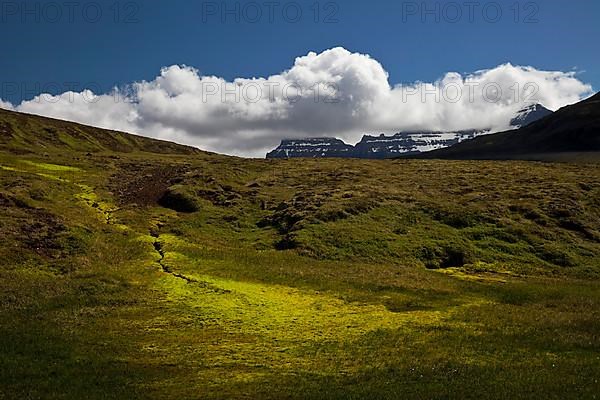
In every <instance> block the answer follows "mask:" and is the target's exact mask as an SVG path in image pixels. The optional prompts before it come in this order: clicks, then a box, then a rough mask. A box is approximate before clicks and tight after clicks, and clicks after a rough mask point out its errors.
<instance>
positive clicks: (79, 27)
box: [0, 0, 600, 103]
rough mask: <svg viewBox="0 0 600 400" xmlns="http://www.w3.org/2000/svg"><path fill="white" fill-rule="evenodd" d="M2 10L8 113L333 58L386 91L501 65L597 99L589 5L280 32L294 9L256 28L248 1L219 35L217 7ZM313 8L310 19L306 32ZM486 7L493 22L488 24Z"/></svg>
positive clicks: (381, 15) (594, 13) (353, 13)
mask: <svg viewBox="0 0 600 400" xmlns="http://www.w3.org/2000/svg"><path fill="white" fill-rule="evenodd" d="M6 3H11V2H3V8H2V14H1V16H0V30H1V33H2V38H3V40H2V44H1V45H0V46H1V47H2V54H3V56H2V57H1V58H0V75H1V76H2V80H3V82H19V83H23V82H25V83H27V85H28V86H27V87H28V88H29V89H28V90H25V91H23V90H19V91H16V92H15V91H14V90H12V89H11V90H7V88H6V87H5V88H4V90H3V92H4V93H2V98H3V99H4V100H9V101H11V102H13V103H15V102H19V101H20V100H22V99H23V98H31V97H33V95H34V91H35V88H36V86H35V84H36V83H40V84H41V85H44V86H47V88H48V91H50V92H57V90H52V89H53V85H52V84H51V85H48V84H47V83H48V82H51V83H57V84H59V85H62V84H63V83H66V82H78V83H79V89H83V87H81V86H86V83H89V82H93V83H94V84H95V85H96V87H100V88H103V89H105V90H108V89H109V88H110V87H111V86H113V85H115V84H123V83H129V82H133V81H138V80H142V79H147V80H150V79H153V78H154V77H155V76H156V75H157V74H158V72H159V70H160V68H161V67H163V66H167V65H172V64H186V65H189V66H193V67H195V68H197V69H199V70H200V72H201V73H202V74H214V75H218V76H221V77H224V78H226V79H232V78H235V77H253V76H267V75H270V74H275V73H279V72H281V71H283V70H284V69H288V68H290V67H291V66H292V65H293V62H294V59H295V57H297V56H301V55H305V54H307V53H308V52H309V51H316V52H321V51H322V50H325V49H329V48H332V47H336V46H342V47H344V48H346V49H348V50H350V51H352V52H359V53H365V54H369V55H371V56H372V57H373V58H375V59H376V60H378V61H379V62H380V63H381V64H382V65H383V67H384V68H385V69H386V71H388V72H389V74H390V82H391V83H392V84H396V83H401V82H405V83H406V82H413V81H416V80H423V81H433V80H435V79H436V78H439V77H440V76H442V75H443V74H444V73H446V72H448V71H457V72H461V73H462V72H470V71H475V70H478V69H482V68H491V67H494V66H496V65H498V64H501V63H505V62H511V63H513V64H516V65H532V66H534V67H536V68H538V69H545V70H561V71H569V70H573V69H574V68H576V69H577V70H580V71H581V74H580V75H579V79H581V80H582V81H584V82H586V83H591V84H592V85H593V87H594V89H597V88H598V87H600V71H599V69H598V65H600V52H598V51H597V44H596V43H595V42H596V41H597V39H598V38H600V24H598V18H599V17H600V2H597V1H589V0H585V1H582V0H580V1H558V0H544V1H537V2H534V3H532V2H528V1H520V2H515V1H514V0H510V1H502V2H497V3H493V4H492V5H490V3H492V2H485V1H481V2H479V4H480V6H477V7H475V6H474V7H475V8H474V14H473V17H474V18H473V21H472V22H471V21H470V17H469V15H468V14H469V8H468V7H467V6H465V5H464V4H465V3H464V2H462V1H459V2H455V3H453V4H454V5H456V4H458V5H459V6H460V7H459V9H460V10H461V13H462V14H463V15H462V17H461V18H459V19H458V21H457V22H453V19H454V18H455V16H456V15H457V14H456V10H457V8H456V7H454V6H452V5H448V3H452V2H445V1H441V2H431V1H430V2H426V3H422V2H420V1H419V2H402V1H381V0H371V1H356V0H344V1H339V2H333V3H332V2H328V1H321V2H315V1H314V0H311V1H297V2H296V3H295V4H299V5H300V9H301V10H302V17H301V18H300V19H299V22H296V23H293V22H292V20H294V15H295V12H296V9H297V7H296V6H295V5H294V4H292V5H290V3H292V2H286V1H285V0H278V1H275V2H274V3H278V4H279V6H274V8H273V9H274V14H273V22H272V23H271V21H270V20H269V19H270V16H269V10H270V7H268V6H266V5H265V4H266V3H267V1H265V2H262V1H260V0H259V1H257V2H256V3H254V4H258V5H259V8H260V9H261V12H262V13H263V16H262V18H261V22H258V23H255V22H253V21H252V19H254V18H255V15H256V8H252V6H247V7H248V8H246V9H245V13H244V9H243V7H244V5H245V4H247V3H249V2H248V1H242V2H233V1H229V2H227V8H228V9H230V10H235V7H236V4H238V5H239V7H240V12H239V15H240V21H239V22H236V21H235V16H234V15H233V14H229V15H228V16H227V20H226V21H225V23H223V21H222V17H221V15H214V13H216V14H220V11H221V8H222V4H224V3H222V2H221V1H218V2H202V1H189V0H186V1H182V0H171V1H156V0H149V1H148V0H146V1H143V2H142V1H139V2H129V1H120V2H115V0H109V1H95V3H96V4H99V5H100V9H101V10H102V17H100V18H99V21H98V22H95V23H93V22H92V21H93V20H94V19H96V17H95V15H96V8H95V7H94V6H90V3H94V2H86V1H82V2H76V4H77V6H74V7H73V8H70V9H69V8H67V7H64V6H61V7H60V8H61V12H62V14H63V16H62V18H60V21H59V22H53V21H52V19H53V18H55V16H56V10H54V9H52V8H47V9H43V10H42V8H41V7H43V4H44V3H47V2H39V1H26V2H25V4H27V8H28V9H29V10H30V11H31V10H33V11H34V13H35V12H36V11H35V10H36V7H38V11H37V13H38V15H35V14H32V13H27V12H26V11H27V10H25V9H23V5H22V3H21V2H20V1H19V2H14V3H12V4H13V5H16V6H17V10H15V9H14V7H8V6H7V5H6ZM55 4H59V5H63V4H64V3H61V2H57V3H55ZM315 4H316V5H317V7H318V9H319V10H320V13H319V15H318V17H317V19H318V21H316V22H315V17H316V15H315V11H314V10H315ZM422 4H426V7H427V8H428V9H432V10H435V7H436V5H437V7H439V8H438V10H439V11H437V12H436V13H435V14H437V17H439V19H440V21H439V22H436V21H435V18H436V15H435V14H427V15H425V21H423V16H422V15H421V14H420V11H422ZM515 4H517V5H518V9H519V10H520V13H519V15H518V17H517V19H518V22H516V21H515V17H516V15H515ZM115 5H116V6H117V7H116V9H118V10H119V14H118V15H117V14H115ZM497 5H499V6H500V9H501V10H502V16H501V17H500V18H499V20H498V22H491V21H492V20H494V19H495V18H496V17H495V14H496V10H497V8H498V7H497ZM284 6H285V7H287V9H286V10H287V14H286V15H287V18H286V15H284V11H283V8H284ZM7 7H8V8H7ZM444 7H445V8H444ZM484 7H487V8H486V11H487V14H484V10H483V9H484ZM84 10H85V13H86V14H87V15H84ZM71 11H72V12H73V14H70V12H71ZM209 12H211V13H209ZM329 15H332V17H331V18H329V19H327V18H326V17H327V16H329ZM38 17H39V18H40V22H36V18H38ZM528 17H530V18H528ZM70 18H72V20H71V19H70ZM23 19H24V20H23ZM327 22H329V23H327ZM87 86H90V85H87Z"/></svg>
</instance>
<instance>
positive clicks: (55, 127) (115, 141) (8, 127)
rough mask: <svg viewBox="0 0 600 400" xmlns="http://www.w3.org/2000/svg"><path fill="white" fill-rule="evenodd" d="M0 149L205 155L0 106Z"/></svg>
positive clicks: (161, 141)
mask: <svg viewBox="0 0 600 400" xmlns="http://www.w3.org/2000/svg"><path fill="white" fill-rule="evenodd" d="M0 148H4V149H6V150H8V151H11V152H13V153H20V152H24V153H31V152H32V149H35V150H40V151H42V150H43V151H45V150H61V149H68V150H71V151H76V152H84V153H98V152H105V151H110V152H116V153H131V152H136V151H141V152H148V153H157V154H208V152H205V151H203V150H200V149H198V148H195V147H192V146H187V145H183V144H178V143H174V142H170V141H166V140H160V139H153V138H148V137H145V136H141V135H136V134H133V133H126V132H120V131H116V130H111V129H103V128H97V127H93V126H89V125H84V124H80V123H77V122H71V121H66V120H61V119H55V118H49V117H44V116H40V115H35V114H26V113H21V112H17V111H11V110H5V109H1V108H0Z"/></svg>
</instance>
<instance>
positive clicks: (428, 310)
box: [0, 152, 600, 399]
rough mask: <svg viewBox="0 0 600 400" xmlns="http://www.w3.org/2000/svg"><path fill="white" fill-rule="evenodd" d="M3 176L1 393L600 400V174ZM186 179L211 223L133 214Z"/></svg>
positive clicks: (415, 170)
mask: <svg viewBox="0 0 600 400" xmlns="http://www.w3.org/2000/svg"><path fill="white" fill-rule="evenodd" d="M0 165H2V170H0V183H1V184H2V192H1V193H2V197H1V198H0V200H1V201H2V207H3V213H2V215H1V216H0V237H1V238H2V243H3V246H2V248H1V249H0V364H1V366H2V368H0V385H1V388H2V389H1V390H0V393H1V394H0V398H7V399H13V398H15V399H17V398H19V399H22V398H48V399H65V398H72V399H80V398H90V399H94V398H98V399H100V398H123V399H131V398H151V399H181V398H199V399H222V398H223V399H224V398H248V399H262V398H270V399H281V398H298V399H304V398H312V399H328V398H332V399H333V398H336V399H352V398H383V399H403V398H407V399H410V398H419V399H421V398H427V399H429V398H456V399H468V398H497V399H505V398H549V399H552V398H555V399H565V398H573V399H575V398H577V399H584V398H590V399H591V398H594V396H597V393H598V392H600V384H599V383H598V380H599V379H600V337H599V334H598V332H600V305H599V302H600V290H599V289H600V285H599V282H598V276H599V272H600V263H599V262H598V260H599V259H600V245H599V243H598V240H597V239H598V236H597V235H598V232H599V229H600V223H599V214H598V213H599V209H600V208H599V207H598V206H599V205H600V171H599V169H598V166H597V165H594V164H589V165H573V164H543V163H526V162H443V161H406V162H395V161H382V162H370V161H353V160H321V161H315V160H302V161H294V162H288V161H277V162H273V161H259V160H240V159H234V158H227V157H215V156H211V157H208V156H204V155H197V156H173V155H171V156H157V155H151V154H142V153H131V154H126V155H125V154H119V155H118V156H115V155H114V154H98V155H94V156H92V157H87V158H86V157H84V156H82V155H80V154H68V153H67V154H63V153H59V152H57V153H50V154H46V155H45V156H35V155H28V156H26V157H24V156H20V155H19V156H17V155H13V154H10V153H2V154H1V156H0ZM171 165H177V166H185V171H183V172H181V173H180V176H178V177H177V178H179V179H178V180H177V182H176V184H177V185H180V186H181V187H183V188H184V189H185V193H186V195H189V196H192V197H194V201H196V202H197V203H198V204H199V206H200V211H198V212H195V213H191V214H185V213H177V212H175V211H173V210H169V209H165V208H163V207H160V206H158V205H157V204H151V205H143V206H142V205H139V204H135V202H132V201H129V202H124V203H123V202H122V201H121V200H120V198H119V196H118V194H117V193H119V190H120V189H122V187H123V186H124V185H125V184H126V183H127V182H129V181H130V180H132V179H137V177H140V176H141V177H143V176H145V175H147V174H150V172H151V171H153V168H156V167H161V166H171ZM132 166H138V168H139V169H137V170H135V171H133V170H132ZM148 179H150V180H151V179H152V177H151V176H150V177H149V178H148ZM282 243H284V244H285V246H282V245H281V244H282ZM453 252H457V253H460V254H459V255H460V256H461V257H462V258H461V259H460V261H461V263H460V264H461V265H452V266H445V265H442V264H443V263H444V262H446V261H448V257H450V256H452V255H453V254H454V253H453ZM450 258H452V257H450ZM459 258H460V257H459ZM451 261H456V260H451Z"/></svg>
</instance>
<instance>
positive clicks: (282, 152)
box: [267, 137, 354, 158]
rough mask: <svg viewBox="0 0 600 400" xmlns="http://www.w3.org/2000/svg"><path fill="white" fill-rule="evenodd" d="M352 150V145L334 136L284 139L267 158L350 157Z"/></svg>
mask: <svg viewBox="0 0 600 400" xmlns="http://www.w3.org/2000/svg"><path fill="white" fill-rule="evenodd" d="M353 151H354V147H353V146H351V145H349V144H346V143H344V142H343V141H342V140H340V139H336V138H329V137H323V138H306V139H286V140H282V141H281V144H280V145H279V147H277V148H276V149H275V150H273V151H272V152H270V153H269V154H267V158H295V157H302V158H320V157H332V158H333V157H352V152H353Z"/></svg>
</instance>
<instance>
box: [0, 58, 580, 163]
mask: <svg viewBox="0 0 600 400" xmlns="http://www.w3.org/2000/svg"><path fill="white" fill-rule="evenodd" d="M591 91H592V88H591V86H590V85H587V84H585V83H583V82H581V81H580V80H579V79H578V78H577V77H576V75H575V73H574V72H562V71H542V70H538V69H535V68H533V67H529V66H513V65H511V64H503V65H499V66H497V67H495V68H491V69H486V70H481V71H477V72H474V73H470V74H460V73H456V72H449V73H447V74H445V75H444V76H443V77H441V78H440V79H439V80H437V81H435V82H429V83H426V82H416V83H413V84H410V85H396V86H391V85H390V83H389V80H388V74H387V72H386V71H385V69H384V68H383V66H382V65H381V64H380V63H379V62H378V61H376V60H374V59H372V58H371V57H370V56H368V55H365V54H359V53H352V52H350V51H348V50H346V49H344V48H340V47H338V48H333V49H330V50H326V51H324V52H322V53H320V54H316V53H312V52H311V53H309V54H307V55H306V56H303V57H298V58H296V60H295V62H294V65H293V66H292V67H291V68H290V69H289V70H286V71H283V72H281V73H280V74H277V75H273V76H269V77H262V78H261V77H258V78H251V79H247V78H238V79H235V80H233V81H226V80H224V79H223V78H220V77H217V76H204V75H202V74H201V73H200V72H199V71H198V70H196V69H194V68H192V67H188V66H180V65H173V66H169V67H165V68H163V69H162V70H161V71H160V75H159V76H157V77H156V78H155V79H154V80H152V81H141V82H135V83H133V84H131V85H130V87H129V90H127V91H125V92H122V91H118V90H117V89H115V90H113V91H112V92H110V93H104V94H95V93H93V92H91V91H89V90H86V91H83V92H81V93H74V92H67V93H63V94H61V95H58V96H50V95H47V94H40V95H39V96H37V97H36V98H34V99H31V100H28V101H23V102H22V103H21V104H19V105H16V106H14V107H13V106H12V105H11V104H9V103H6V102H0V107H2V108H8V109H12V108H14V109H15V110H17V111H22V112H27V113H32V114H39V115H44V116H49V117H54V118H60V119H66V120H72V121H76V122H80V123H84V124H89V125H94V126H99V127H103V128H110V129H117V130H123V131H127V132H133V133H138V134H142V135H146V136H150V137H155V138H161V139H165V140H173V141H177V142H180V143H186V144H191V145H195V146H198V147H200V148H204V149H206V150H211V151H217V152H221V153H227V154H237V155H243V156H264V154H265V152H266V151H267V150H270V149H272V148H273V147H275V146H276V145H277V144H278V143H279V141H280V140H281V139H283V138H291V137H295V138H297V137H310V136H337V137H340V138H342V139H345V140H347V141H349V142H356V141H358V140H359V139H360V137H361V135H362V134H363V133H380V132H385V133H393V132H397V131H400V130H458V129H472V128H473V129H480V128H481V129H487V128H490V129H494V130H500V129H505V128H507V127H508V122H509V121H510V119H511V118H512V117H513V116H514V114H515V112H516V111H517V110H518V109H520V108H521V107H523V106H524V105H525V104H529V103H533V102H539V103H542V104H543V105H544V106H546V107H548V108H550V109H553V110H556V109H558V108H560V107H562V106H565V105H568V104H572V103H574V102H577V101H579V100H581V99H582V98H584V97H586V96H587V95H589V94H590V93H591Z"/></svg>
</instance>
